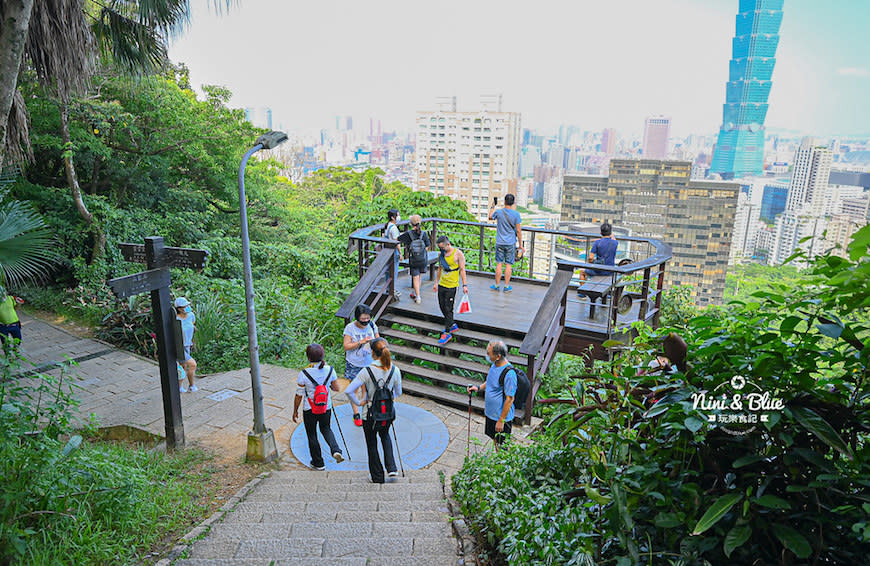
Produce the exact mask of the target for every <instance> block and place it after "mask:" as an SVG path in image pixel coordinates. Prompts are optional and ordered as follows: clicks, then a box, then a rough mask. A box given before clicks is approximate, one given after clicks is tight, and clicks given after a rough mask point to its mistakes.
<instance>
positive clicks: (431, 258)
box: [399, 250, 441, 281]
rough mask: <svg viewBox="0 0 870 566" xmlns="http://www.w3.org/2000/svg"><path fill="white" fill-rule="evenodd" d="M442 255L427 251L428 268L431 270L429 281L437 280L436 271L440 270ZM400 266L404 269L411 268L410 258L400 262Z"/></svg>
mask: <svg viewBox="0 0 870 566" xmlns="http://www.w3.org/2000/svg"><path fill="white" fill-rule="evenodd" d="M440 253H441V252H433V251H432V250H426V266H427V267H428V268H429V281H434V280H435V270H436V269H438V256H439V255H440ZM399 265H400V266H402V267H410V266H411V262H410V261H409V260H408V258H405V259H403V260H402V261H400V262H399Z"/></svg>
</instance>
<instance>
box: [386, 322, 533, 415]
mask: <svg viewBox="0 0 870 566" xmlns="http://www.w3.org/2000/svg"><path fill="white" fill-rule="evenodd" d="M377 322H378V330H379V332H380V335H381V336H383V337H384V338H386V339H387V340H388V341H389V342H390V352H391V353H392V355H393V358H394V360H395V362H396V365H397V366H398V367H399V369H401V370H402V376H403V377H404V376H414V377H417V378H419V379H422V380H426V382H422V381H419V380H412V379H404V380H403V381H402V391H403V392H404V393H409V394H411V395H416V396H419V397H426V398H428V399H433V400H435V401H438V402H439V403H443V404H446V405H451V406H454V407H460V408H464V407H467V406H468V394H467V393H465V387H466V385H469V384H471V385H479V384H480V383H481V382H482V381H484V380H485V379H486V374H487V372H488V371H489V367H490V364H489V362H487V360H486V345H487V344H488V343H489V342H490V341H491V340H494V339H500V340H502V341H503V342H504V343H505V345H506V346H507V347H508V350H509V352H511V353H509V354H508V360H509V361H510V362H511V363H512V364H514V365H516V366H519V367H523V368H524V369H525V367H526V364H527V363H528V360H527V359H526V358H525V357H524V356H519V355H517V354H515V353H514V352H516V351H517V350H518V349H519V347H520V344H521V343H522V340H521V339H518V338H516V337H512V336H496V335H493V334H489V333H485V332H481V331H477V330H472V329H468V328H465V327H462V328H460V330H459V331H457V332H456V333H455V334H454V339H453V340H451V341H450V342H448V343H447V344H443V345H442V344H438V336H439V335H440V334H441V329H442V326H441V324H440V323H439V322H438V321H432V320H427V319H426V318H423V317H415V316H413V315H412V314H410V313H397V312H395V311H389V312H387V313H385V314H384V315H383V316H381V317H380V319H378V321H377ZM463 324H464V323H463ZM471 406H472V409H474V410H475V411H476V412H478V413H483V397H482V396H477V395H475V396H473V397H472V399H471ZM522 419H523V411H522V410H515V420H516V421H518V422H519V421H521V420H522Z"/></svg>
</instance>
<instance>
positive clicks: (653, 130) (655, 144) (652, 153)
mask: <svg viewBox="0 0 870 566" xmlns="http://www.w3.org/2000/svg"><path fill="white" fill-rule="evenodd" d="M670 135H671V119H670V118H669V117H668V116H661V115H659V116H650V117H649V118H647V119H646V120H645V121H644V124H643V149H642V150H641V151H642V153H641V155H642V156H643V158H644V159H667V157H668V138H669V137H670Z"/></svg>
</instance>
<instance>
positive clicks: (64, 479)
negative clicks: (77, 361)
mask: <svg viewBox="0 0 870 566" xmlns="http://www.w3.org/2000/svg"><path fill="white" fill-rule="evenodd" d="M19 370H20V367H19V364H18V362H17V360H16V359H14V357H12V358H6V357H3V358H0V472H2V477H3V487H2V490H0V501H2V504H0V563H3V564H7V563H10V562H11V563H20V564H34V565H38V564H46V565H48V564H51V565H55V564H70V565H73V564H132V563H137V562H140V561H141V557H142V555H143V554H145V553H146V552H147V551H148V550H149V549H150V547H151V546H152V545H155V544H156V543H158V542H159V541H160V540H161V539H163V537H165V536H166V535H167V534H170V533H173V532H174V531H177V530H179V529H181V528H184V527H187V526H189V525H190V524H191V523H192V521H193V520H194V519H195V518H198V517H199V514H200V513H201V507H200V506H199V504H198V500H199V498H200V497H201V496H202V495H204V494H206V492H207V490H208V484H207V483H206V482H204V479H205V478H204V476H202V475H200V474H189V473H188V472H187V470H189V469H190V468H191V467H192V466H193V465H194V464H196V463H198V462H202V461H203V460H204V455H203V454H202V453H201V452H199V451H196V450H188V451H183V452H179V453H176V454H171V455H166V454H163V453H159V452H149V451H146V450H138V449H133V448H127V447H124V446H122V445H112V444H104V443H92V442H89V441H87V440H83V439H82V436H79V435H78V434H75V435H74V434H73V431H74V430H75V429H76V428H79V427H81V426H83V424H85V423H82V422H80V421H79V420H78V418H77V414H76V411H75V403H74V401H73V399H72V397H71V392H70V387H71V386H70V382H69V380H68V379H66V374H65V373H61V375H60V377H57V378H56V377H52V376H50V375H36V376H30V377H28V378H26V379H22V378H13V377H12V376H13V375H14V374H15V373H16V372H18V371H19Z"/></svg>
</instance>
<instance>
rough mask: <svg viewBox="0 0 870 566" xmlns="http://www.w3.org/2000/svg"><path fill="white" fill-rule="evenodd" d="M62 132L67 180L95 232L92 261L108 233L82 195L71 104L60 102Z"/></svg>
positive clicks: (74, 200) (103, 248) (64, 167)
mask: <svg viewBox="0 0 870 566" xmlns="http://www.w3.org/2000/svg"><path fill="white" fill-rule="evenodd" d="M59 104H60V134H61V139H62V140H63V145H64V148H63V169H64V172H65V173H66V182H67V185H69V189H70V191H72V196H73V203H75V206H76V210H77V211H78V213H79V216H81V217H82V220H84V221H85V223H86V224H87V225H88V226H89V227H90V228H91V231H92V232H93V234H94V247H93V251H92V254H91V261H93V260H95V259H97V258H99V257H100V256H102V255H103V251H104V250H105V248H106V235H105V234H104V233H103V230H102V228H100V226H99V224H98V223H96V222H94V215H93V214H91V212H90V211H89V210H88V207H87V206H85V201H84V198H83V197H82V188H81V186H79V178H78V175H77V174H76V167H75V164H74V163H73V149H72V138H71V137H70V134H69V104H68V103H66V102H60V103H59Z"/></svg>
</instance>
